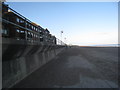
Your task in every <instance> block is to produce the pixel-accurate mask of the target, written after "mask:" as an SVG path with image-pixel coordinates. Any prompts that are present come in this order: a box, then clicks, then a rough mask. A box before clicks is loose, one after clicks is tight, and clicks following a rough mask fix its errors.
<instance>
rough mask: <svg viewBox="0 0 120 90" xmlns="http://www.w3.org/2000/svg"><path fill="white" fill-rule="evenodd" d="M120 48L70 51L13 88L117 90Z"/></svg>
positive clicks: (66, 51) (77, 48) (61, 54)
mask: <svg viewBox="0 0 120 90" xmlns="http://www.w3.org/2000/svg"><path fill="white" fill-rule="evenodd" d="M117 55H118V51H117V48H87V47H86V48H82V47H81V48H80V47H76V48H69V49H67V50H65V51H63V52H62V53H60V54H59V55H57V57H56V58H54V59H53V60H52V61H51V62H49V63H47V64H46V65H45V66H43V67H41V68H40V69H38V70H36V71H35V72H34V73H32V74H31V75H29V76H28V77H27V78H25V79H24V80H22V81H21V82H20V83H18V84H16V85H15V86H14V87H13V88H117V87H118V85H117V84H118V83H117V80H118V66H117V65H118V56H117Z"/></svg>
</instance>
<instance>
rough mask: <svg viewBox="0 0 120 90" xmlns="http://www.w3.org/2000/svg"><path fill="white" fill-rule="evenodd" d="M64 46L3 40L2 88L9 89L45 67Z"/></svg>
mask: <svg viewBox="0 0 120 90" xmlns="http://www.w3.org/2000/svg"><path fill="white" fill-rule="evenodd" d="M65 48H66V46H58V45H44V44H41V43H39V44H38V43H36V44H35V43H34V44H31V43H28V42H24V41H21V42H20V41H17V40H10V39H4V38H3V43H2V49H3V50H2V51H3V52H2V56H3V57H2V75H3V76H2V88H10V87H11V86H13V85H14V84H16V83H18V82H19V81H21V80H22V79H23V78H25V77H27V76H28V75H29V74H31V73H32V72H34V71H35V70H36V69H38V68H40V67H41V66H43V65H45V64H46V63H47V62H49V61H50V60H51V59H52V58H54V57H55V56H56V55H57V54H58V53H60V52H61V51H62V50H64V49H65Z"/></svg>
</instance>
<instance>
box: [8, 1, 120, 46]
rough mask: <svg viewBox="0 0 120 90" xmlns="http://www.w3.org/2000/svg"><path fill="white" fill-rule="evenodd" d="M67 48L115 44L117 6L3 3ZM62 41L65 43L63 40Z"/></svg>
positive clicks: (95, 3)
mask: <svg viewBox="0 0 120 90" xmlns="http://www.w3.org/2000/svg"><path fill="white" fill-rule="evenodd" d="M7 4H8V5H9V6H10V7H11V8H12V9H14V10H16V11H17V12H19V13H20V14H22V15H23V16H25V17H27V18H28V19H29V20H31V21H33V22H35V23H37V24H39V25H40V26H42V27H43V28H48V30H49V31H50V33H51V34H52V35H55V36H56V37H57V38H59V39H61V33H60V32H61V31H63V34H62V41H64V42H65V43H67V44H72V45H100V44H102V45H103V44H118V3H117V2H7ZM65 38H66V40H65Z"/></svg>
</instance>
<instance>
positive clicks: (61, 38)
mask: <svg viewBox="0 0 120 90" xmlns="http://www.w3.org/2000/svg"><path fill="white" fill-rule="evenodd" d="M62 33H63V31H61V32H60V34H61V45H62Z"/></svg>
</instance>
